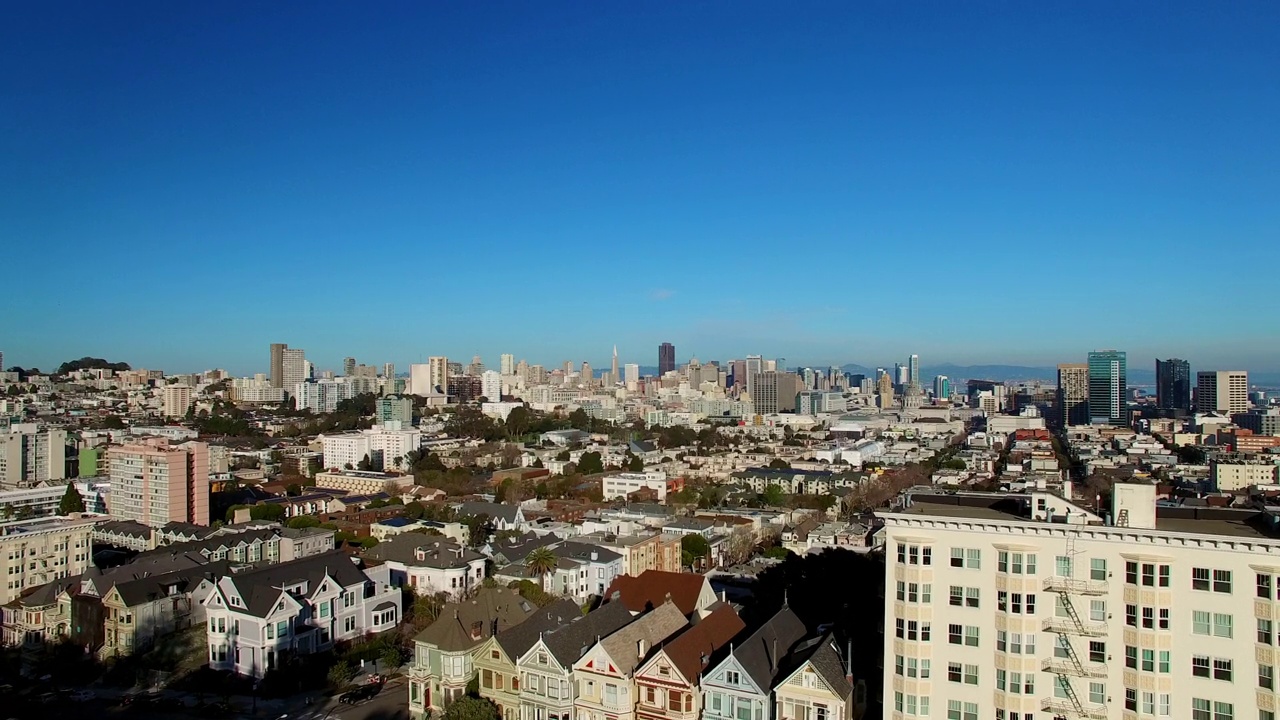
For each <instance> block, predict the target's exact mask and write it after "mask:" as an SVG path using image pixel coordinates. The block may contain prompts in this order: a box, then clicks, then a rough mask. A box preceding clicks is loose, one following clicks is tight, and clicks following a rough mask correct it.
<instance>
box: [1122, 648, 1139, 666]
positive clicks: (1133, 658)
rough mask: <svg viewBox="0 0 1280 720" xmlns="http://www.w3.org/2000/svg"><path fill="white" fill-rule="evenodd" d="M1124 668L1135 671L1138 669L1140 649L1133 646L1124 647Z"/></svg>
mask: <svg viewBox="0 0 1280 720" xmlns="http://www.w3.org/2000/svg"><path fill="white" fill-rule="evenodd" d="M1124 666H1125V667H1127V668H1132V669H1134V670H1137V669H1138V648H1136V647H1134V646H1132V645H1125V646H1124Z"/></svg>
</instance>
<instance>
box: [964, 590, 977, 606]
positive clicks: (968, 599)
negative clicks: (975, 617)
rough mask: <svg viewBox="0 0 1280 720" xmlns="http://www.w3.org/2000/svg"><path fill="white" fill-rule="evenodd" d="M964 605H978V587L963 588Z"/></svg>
mask: <svg viewBox="0 0 1280 720" xmlns="http://www.w3.org/2000/svg"><path fill="white" fill-rule="evenodd" d="M964 606H965V607H971V608H976V607H978V588H965V589H964Z"/></svg>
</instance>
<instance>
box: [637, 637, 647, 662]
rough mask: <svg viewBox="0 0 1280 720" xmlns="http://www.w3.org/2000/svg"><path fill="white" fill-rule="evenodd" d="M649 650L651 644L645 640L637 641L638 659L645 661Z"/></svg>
mask: <svg viewBox="0 0 1280 720" xmlns="http://www.w3.org/2000/svg"><path fill="white" fill-rule="evenodd" d="M648 650H649V643H648V642H646V641H645V639H644V638H640V639H639V640H637V641H636V657H638V658H640V659H641V660H643V659H644V654H645V653H646V652H647V651H648Z"/></svg>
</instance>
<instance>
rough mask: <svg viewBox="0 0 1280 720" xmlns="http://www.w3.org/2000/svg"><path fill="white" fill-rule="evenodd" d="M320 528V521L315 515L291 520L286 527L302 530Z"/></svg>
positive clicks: (301, 516)
mask: <svg viewBox="0 0 1280 720" xmlns="http://www.w3.org/2000/svg"><path fill="white" fill-rule="evenodd" d="M319 526H320V519H319V518H317V517H315V516H313V515H299V516H298V517H292V518H289V521H288V522H286V523H285V527H289V528H293V529H294V530H301V529H303V528H313V527H319Z"/></svg>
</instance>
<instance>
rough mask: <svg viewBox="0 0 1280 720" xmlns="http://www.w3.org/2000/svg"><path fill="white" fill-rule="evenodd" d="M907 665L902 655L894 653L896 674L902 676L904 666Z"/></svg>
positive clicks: (894, 672)
mask: <svg viewBox="0 0 1280 720" xmlns="http://www.w3.org/2000/svg"><path fill="white" fill-rule="evenodd" d="M905 666H906V663H905V662H903V660H902V656H901V655H894V656H893V674H894V675H898V676H902V675H903V668H904V667H905Z"/></svg>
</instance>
